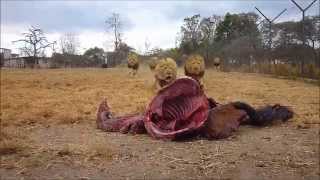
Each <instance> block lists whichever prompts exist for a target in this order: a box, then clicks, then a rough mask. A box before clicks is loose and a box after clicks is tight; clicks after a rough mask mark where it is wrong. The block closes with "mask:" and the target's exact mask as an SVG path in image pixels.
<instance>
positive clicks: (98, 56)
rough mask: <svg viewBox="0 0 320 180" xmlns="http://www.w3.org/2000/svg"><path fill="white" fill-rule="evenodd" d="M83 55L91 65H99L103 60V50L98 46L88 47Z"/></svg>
mask: <svg viewBox="0 0 320 180" xmlns="http://www.w3.org/2000/svg"><path fill="white" fill-rule="evenodd" d="M83 56H84V57H86V59H87V62H86V63H87V64H90V65H93V66H97V65H101V64H103V63H104V60H105V56H104V50H103V49H102V48H98V47H94V48H90V49H88V50H87V51H85V52H84V54H83Z"/></svg>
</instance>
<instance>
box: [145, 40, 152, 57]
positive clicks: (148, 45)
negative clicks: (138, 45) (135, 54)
mask: <svg viewBox="0 0 320 180" xmlns="http://www.w3.org/2000/svg"><path fill="white" fill-rule="evenodd" d="M150 46H151V42H150V41H149V39H148V38H146V40H145V42H144V48H145V53H146V54H148V53H149V49H150Z"/></svg>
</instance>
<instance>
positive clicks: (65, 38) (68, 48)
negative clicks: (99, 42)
mask: <svg viewBox="0 0 320 180" xmlns="http://www.w3.org/2000/svg"><path fill="white" fill-rule="evenodd" d="M79 46H80V45H79V40H78V37H77V36H76V35H75V34H74V33H65V34H64V35H62V36H61V37H60V48H61V52H62V54H73V55H75V54H77V51H78V48H79Z"/></svg>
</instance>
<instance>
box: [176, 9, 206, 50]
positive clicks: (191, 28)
mask: <svg viewBox="0 0 320 180" xmlns="http://www.w3.org/2000/svg"><path fill="white" fill-rule="evenodd" d="M200 18H201V17H200V14H196V15H193V16H191V17H186V18H184V24H183V25H182V26H181V35H182V37H181V42H180V47H181V48H182V50H183V52H184V53H186V54H190V53H192V52H193V51H195V50H196V49H197V48H198V47H199V44H200V41H201V28H200Z"/></svg>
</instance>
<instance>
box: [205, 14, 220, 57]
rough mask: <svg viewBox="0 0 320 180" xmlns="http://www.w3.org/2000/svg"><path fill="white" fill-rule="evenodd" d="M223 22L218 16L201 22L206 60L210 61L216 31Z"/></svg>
mask: <svg viewBox="0 0 320 180" xmlns="http://www.w3.org/2000/svg"><path fill="white" fill-rule="evenodd" d="M220 21H221V17H220V16H217V15H212V16H211V17H208V18H203V19H202V20H201V22H200V27H201V33H202V46H203V47H204V48H205V60H206V61H208V60H209V59H210V58H209V51H210V48H212V44H213V41H212V40H213V39H214V31H215V29H216V27H217V25H218V23H219V22H220Z"/></svg>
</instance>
